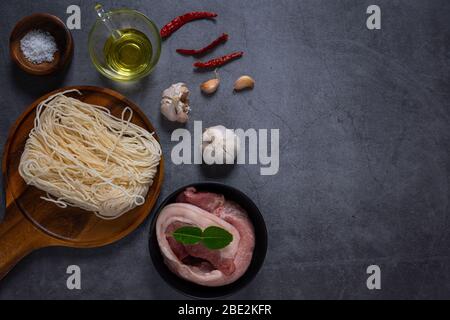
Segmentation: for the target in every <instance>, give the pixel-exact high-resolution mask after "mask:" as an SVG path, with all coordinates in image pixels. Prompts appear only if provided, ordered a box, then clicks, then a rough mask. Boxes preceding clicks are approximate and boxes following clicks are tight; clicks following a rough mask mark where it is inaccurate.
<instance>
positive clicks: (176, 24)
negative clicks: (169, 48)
mask: <svg viewBox="0 0 450 320" xmlns="http://www.w3.org/2000/svg"><path fill="white" fill-rule="evenodd" d="M215 17H217V13H214V12H207V11H194V12H188V13H185V14H183V15H181V16H179V17H176V18H175V19H173V20H172V21H170V22H169V23H168V24H166V25H165V26H164V27H162V29H161V31H160V34H161V38H167V37H168V36H170V35H171V34H172V33H174V32H175V31H177V30H178V29H180V28H181V27H182V26H183V25H185V24H186V23H188V22H190V21H192V20H198V19H212V18H215Z"/></svg>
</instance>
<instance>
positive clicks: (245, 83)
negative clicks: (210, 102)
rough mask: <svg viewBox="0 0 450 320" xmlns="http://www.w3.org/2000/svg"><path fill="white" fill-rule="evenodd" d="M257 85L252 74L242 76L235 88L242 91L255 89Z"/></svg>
mask: <svg viewBox="0 0 450 320" xmlns="http://www.w3.org/2000/svg"><path fill="white" fill-rule="evenodd" d="M254 86H255V80H253V78H252V77H250V76H241V77H239V79H237V80H236V82H235V83H234V90H236V91H240V90H244V89H253V87H254Z"/></svg>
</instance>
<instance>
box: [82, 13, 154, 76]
mask: <svg viewBox="0 0 450 320" xmlns="http://www.w3.org/2000/svg"><path fill="white" fill-rule="evenodd" d="M107 15H108V16H109V18H110V20H111V22H112V23H113V24H114V26H115V27H116V28H117V29H119V30H123V29H135V30H138V31H140V32H142V33H144V34H145V35H146V36H147V38H148V39H149V40H150V42H151V45H152V56H151V61H150V63H149V66H148V67H147V68H145V70H142V71H141V72H139V73H136V74H132V75H125V74H121V73H118V72H116V71H115V70H113V69H111V68H110V67H109V66H108V65H107V64H106V57H105V53H104V47H105V43H106V42H107V40H108V38H110V36H111V32H110V31H109V30H108V28H107V27H106V26H105V25H104V23H103V22H102V21H101V19H100V18H97V21H96V22H95V23H94V26H93V27H92V29H91V31H90V33H89V40H88V48H89V55H90V57H91V60H92V63H93V64H94V66H95V68H96V69H97V70H98V71H99V72H100V73H101V74H103V75H104V76H106V77H108V78H110V79H112V80H115V81H131V80H137V79H140V78H143V77H145V76H147V75H149V74H150V73H151V72H152V71H153V69H154V68H155V66H156V64H157V63H158V60H159V56H160V54H161V36H160V35H159V29H158V28H157V27H156V25H155V24H154V23H153V22H152V21H151V20H150V19H149V18H147V16H145V15H144V14H142V13H140V12H138V11H136V10H132V9H115V10H111V11H109V12H108V13H107Z"/></svg>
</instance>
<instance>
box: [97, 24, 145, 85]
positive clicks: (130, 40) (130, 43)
mask: <svg viewBox="0 0 450 320" xmlns="http://www.w3.org/2000/svg"><path fill="white" fill-rule="evenodd" d="M119 32H120V37H118V38H114V37H113V36H110V37H109V38H108V40H107V41H106V43H105V46H104V48H103V52H104V55H105V62H106V64H107V66H108V67H109V68H110V69H111V70H112V71H113V72H115V73H117V74H118V75H120V76H121V77H122V78H123V80H127V79H133V78H136V77H138V76H139V74H142V73H145V72H147V71H148V70H149V69H150V68H151V67H152V65H151V63H150V62H151V59H152V55H153V48H152V43H151V42H150V40H149V39H148V38H147V36H146V35H145V34H144V33H142V32H140V31H138V30H135V29H122V30H120V31H119Z"/></svg>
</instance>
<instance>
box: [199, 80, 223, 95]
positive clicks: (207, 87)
mask: <svg viewBox="0 0 450 320" xmlns="http://www.w3.org/2000/svg"><path fill="white" fill-rule="evenodd" d="M219 83H220V80H219V79H218V78H216V79H211V80H208V81H205V82H203V83H202V84H201V85H200V90H202V91H203V92H204V93H206V94H211V93H214V92H216V90H217V88H218V87H219Z"/></svg>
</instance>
